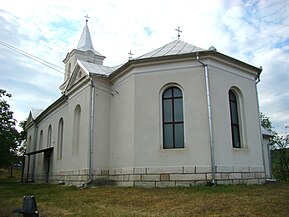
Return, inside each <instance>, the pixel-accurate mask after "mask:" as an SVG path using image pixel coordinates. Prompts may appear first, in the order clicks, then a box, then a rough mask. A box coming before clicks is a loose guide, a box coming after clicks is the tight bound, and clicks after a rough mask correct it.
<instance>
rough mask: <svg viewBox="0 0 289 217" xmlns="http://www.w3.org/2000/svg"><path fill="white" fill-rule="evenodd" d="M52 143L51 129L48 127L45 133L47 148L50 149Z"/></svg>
mask: <svg viewBox="0 0 289 217" xmlns="http://www.w3.org/2000/svg"><path fill="white" fill-rule="evenodd" d="M51 142H52V127H51V125H49V127H48V132H47V148H49V147H51Z"/></svg>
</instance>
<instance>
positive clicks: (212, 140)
mask: <svg viewBox="0 0 289 217" xmlns="http://www.w3.org/2000/svg"><path fill="white" fill-rule="evenodd" d="M196 58H197V61H198V62H199V63H200V64H202V65H203V66H204V71H205V80H206V93H207V105H208V116H209V118H208V122H209V136H210V153H211V169H212V184H213V185H214V184H215V149H214V138H213V123H212V122H213V121H212V107H211V95H210V83H209V71H208V65H207V64H204V63H203V62H201V61H200V60H199V54H198V53H197V54H196Z"/></svg>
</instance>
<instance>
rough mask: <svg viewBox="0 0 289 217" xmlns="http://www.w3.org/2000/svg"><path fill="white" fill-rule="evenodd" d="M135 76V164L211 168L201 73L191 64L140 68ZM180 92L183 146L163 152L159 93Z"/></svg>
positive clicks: (180, 63)
mask: <svg viewBox="0 0 289 217" xmlns="http://www.w3.org/2000/svg"><path fill="white" fill-rule="evenodd" d="M134 72H135V73H136V75H135V86H136V87H137V88H136V89H135V97H134V100H135V116H134V125H135V139H134V144H135V150H134V155H135V162H134V165H135V166H136V167H142V166H179V165H196V164H197V165H210V154H209V153H210V152H209V136H208V133H207V132H208V124H207V123H208V122H207V110H206V97H205V81H204V76H203V71H202V69H201V68H199V67H198V66H197V65H196V63H194V62H192V61H189V62H188V61H187V62H176V63H170V64H164V65H161V66H160V65H154V66H146V67H142V68H139V69H137V70H135V71H134ZM170 85H176V86H178V87H180V89H181V90H182V92H183V111H184V113H183V114H184V129H185V133H184V134H185V138H184V139H185V147H184V148H182V149H163V141H162V140H163V138H162V105H161V103H162V98H161V97H162V92H163V91H164V90H165V88H167V87H168V86H170Z"/></svg>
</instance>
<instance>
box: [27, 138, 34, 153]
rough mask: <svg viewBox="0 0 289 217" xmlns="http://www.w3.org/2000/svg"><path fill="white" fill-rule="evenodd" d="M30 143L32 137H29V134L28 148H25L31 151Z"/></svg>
mask: <svg viewBox="0 0 289 217" xmlns="http://www.w3.org/2000/svg"><path fill="white" fill-rule="evenodd" d="M31 143H32V139H31V136H29V138H28V148H27V149H28V150H29V151H33V150H32V147H31Z"/></svg>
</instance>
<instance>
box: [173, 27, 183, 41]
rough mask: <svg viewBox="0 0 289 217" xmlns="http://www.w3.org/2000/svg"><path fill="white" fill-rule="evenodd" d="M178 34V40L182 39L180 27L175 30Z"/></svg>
mask: <svg viewBox="0 0 289 217" xmlns="http://www.w3.org/2000/svg"><path fill="white" fill-rule="evenodd" d="M175 30H176V31H177V32H178V39H180V37H181V35H180V33H182V32H183V31H181V30H180V27H179V26H178V28H177V29H175Z"/></svg>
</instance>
